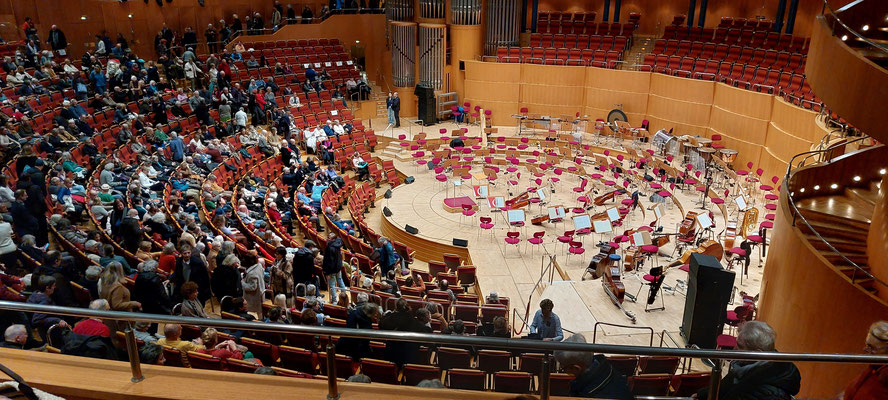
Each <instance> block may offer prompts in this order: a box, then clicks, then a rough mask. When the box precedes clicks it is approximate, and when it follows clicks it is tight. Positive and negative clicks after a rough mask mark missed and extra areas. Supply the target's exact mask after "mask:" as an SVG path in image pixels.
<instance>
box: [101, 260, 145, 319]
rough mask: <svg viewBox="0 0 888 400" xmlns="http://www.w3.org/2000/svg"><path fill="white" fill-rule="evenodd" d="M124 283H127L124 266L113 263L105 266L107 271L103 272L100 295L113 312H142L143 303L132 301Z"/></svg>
mask: <svg viewBox="0 0 888 400" xmlns="http://www.w3.org/2000/svg"><path fill="white" fill-rule="evenodd" d="M124 282H126V275H124V273H123V266H122V265H120V263H119V262H116V261H114V262H111V263H109V264H108V265H107V266H105V271H104V272H102V277H101V284H100V285H99V294H100V295H101V296H102V298H103V299H105V300H107V301H108V304H109V305H110V306H111V310H113V311H129V312H134V311H139V310H141V309H142V303H139V302H138V301H131V300H130V291H129V289H127V288H126V286H124V285H123V283H124Z"/></svg>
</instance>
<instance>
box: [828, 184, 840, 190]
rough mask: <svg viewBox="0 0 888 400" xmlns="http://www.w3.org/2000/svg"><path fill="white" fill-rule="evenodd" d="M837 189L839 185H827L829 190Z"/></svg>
mask: <svg viewBox="0 0 888 400" xmlns="http://www.w3.org/2000/svg"><path fill="white" fill-rule="evenodd" d="M838 187H839V185H837V184H835V183H833V184H832V185H829V188H830V189H837V188H838Z"/></svg>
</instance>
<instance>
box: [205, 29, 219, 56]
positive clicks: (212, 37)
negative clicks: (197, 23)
mask: <svg viewBox="0 0 888 400" xmlns="http://www.w3.org/2000/svg"><path fill="white" fill-rule="evenodd" d="M204 37H205V38H206V39H207V47H208V48H209V50H210V54H216V53H217V52H218V51H219V32H216V27H214V26H213V24H209V25H207V30H205V31H204Z"/></svg>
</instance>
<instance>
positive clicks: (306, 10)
mask: <svg viewBox="0 0 888 400" xmlns="http://www.w3.org/2000/svg"><path fill="white" fill-rule="evenodd" d="M312 18H314V12H312V11H311V7H309V6H308V4H306V5H305V7H303V8H302V23H303V24H310V23H311V19H312Z"/></svg>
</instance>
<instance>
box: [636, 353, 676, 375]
mask: <svg viewBox="0 0 888 400" xmlns="http://www.w3.org/2000/svg"><path fill="white" fill-rule="evenodd" d="M679 361H680V360H679V358H678V357H661V356H654V357H641V358H640V359H639V361H638V374H639V375H644V374H669V375H673V374H675V369H676V368H678V363H679Z"/></svg>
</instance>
